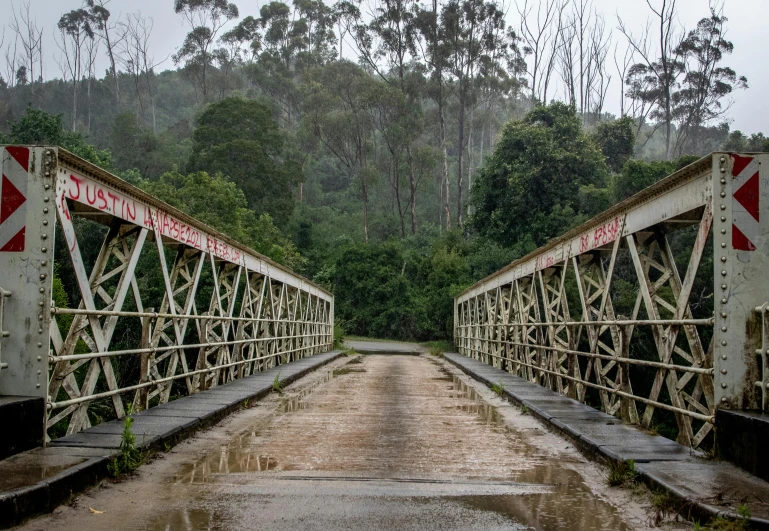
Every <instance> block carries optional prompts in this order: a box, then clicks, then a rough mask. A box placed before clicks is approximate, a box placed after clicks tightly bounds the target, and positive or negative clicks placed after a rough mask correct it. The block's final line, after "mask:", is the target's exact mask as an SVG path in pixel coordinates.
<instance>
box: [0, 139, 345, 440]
mask: <svg viewBox="0 0 769 531" xmlns="http://www.w3.org/2000/svg"><path fill="white" fill-rule="evenodd" d="M0 153H1V154H2V172H3V175H4V177H7V178H8V182H10V185H8V186H9V189H8V190H2V194H0V196H2V197H5V196H6V195H8V196H9V197H10V198H11V202H10V203H9V205H10V206H9V208H8V209H6V210H10V211H12V216H11V217H10V218H8V219H6V220H4V221H0V285H2V286H3V287H5V288H8V289H10V290H11V291H12V292H13V293H14V297H13V300H12V306H13V308H5V313H4V316H5V320H6V323H5V325H6V327H7V328H9V329H11V330H13V333H12V334H11V337H10V338H9V340H8V342H7V343H4V344H3V345H2V346H3V356H4V357H3V362H4V363H5V362H6V361H7V362H8V367H7V370H5V369H4V370H3V371H1V372H0V394H6V395H19V396H39V397H41V398H43V399H44V402H45V403H46V408H45V410H46V418H45V420H44V422H45V425H46V427H47V429H48V432H49V434H50V435H54V436H59V435H62V434H64V433H66V434H71V433H74V432H77V431H80V430H82V429H84V428H87V427H89V426H91V425H92V424H93V423H94V422H98V421H100V419H101V418H107V419H109V418H115V417H117V418H121V417H122V416H124V415H125V412H126V407H127V406H132V407H133V408H134V409H145V408H147V407H151V406H154V405H157V404H161V403H165V402H167V401H168V400H170V399H171V398H172V396H175V395H177V394H193V393H197V392H198V391H201V390H204V389H208V388H210V387H214V386H216V385H220V384H223V383H226V382H228V381H231V380H233V379H237V378H242V377H245V376H248V375H249V374H251V373H253V372H257V371H261V370H266V369H268V368H271V367H274V366H276V365H279V364H281V363H287V362H290V361H294V360H297V359H301V358H303V357H306V356H312V355H313V354H317V353H320V352H325V351H327V350H329V349H331V348H332V345H333V329H334V326H333V323H334V306H333V303H334V299H333V296H332V295H331V293H329V292H328V291H327V290H325V289H323V288H322V287H320V286H317V285H315V284H313V283H312V282H310V281H309V280H307V279H306V278H304V277H302V276H301V275H298V274H297V273H295V272H293V271H291V270H290V269H289V268H287V267H285V266H282V265H280V264H277V263H275V262H274V261H272V260H271V259H269V258H267V257H265V256H263V255H261V254H259V253H257V252H255V251H253V250H252V249H250V248H248V247H247V246H244V245H241V244H240V243H238V242H237V241H235V240H233V239H232V238H229V237H228V236H226V235H224V234H222V233H220V232H218V231H216V230H214V229H212V228H211V227H209V226H207V225H206V224H204V223H201V222H199V221H197V220H196V219H194V218H193V217H191V216H189V215H187V214H184V213H183V212H180V211H179V210H177V209H175V208H173V207H171V206H170V205H168V204H166V203H163V202H162V201H159V200H157V199H156V198H154V197H152V196H150V195H149V194H147V193H146V192H144V191H142V190H139V189H138V188H136V187H134V186H132V185H130V184H128V183H126V182H125V181H123V180H122V179H120V178H118V177H116V176H114V175H112V174H111V173H109V172H107V171H105V170H103V169H101V168H99V167H97V166H95V165H93V164H91V163H89V162H87V161H85V160H83V159H81V158H79V157H77V156H75V155H74V154H72V153H70V152H68V151H66V150H64V149H62V148H59V147H55V146H0ZM3 186H6V184H5V179H4V181H3ZM5 206H6V205H4V207H5ZM4 212H5V211H4ZM75 218H81V219H84V220H86V221H84V222H82V223H80V222H77V223H76V222H75ZM88 221H90V222H95V223H97V224H100V225H102V226H106V227H107V228H106V230H105V229H102V228H98V225H90V224H89V223H88ZM57 228H59V229H61V230H60V232H59V231H57ZM102 231H104V232H106V234H104V232H102ZM57 233H58V234H63V236H64V244H65V245H64V247H65V248H64V249H62V251H63V252H64V254H66V255H68V258H69V264H70V266H71V269H68V270H66V271H65V267H66V265H67V264H65V263H63V262H62V263H61V264H57V265H59V266H61V268H60V270H57V271H58V272H59V273H60V278H62V279H65V280H66V279H73V278H74V282H73V283H72V284H70V285H68V286H66V288H67V289H68V291H69V292H71V293H73V294H74V295H75V300H76V302H77V299H80V301H79V304H78V307H77V308H65V307H62V305H59V306H57V305H55V304H54V303H53V298H54V293H53V289H54V284H53V280H54V276H55V271H54V261H55V258H56V257H58V256H60V255H59V254H56V253H55V252H54V251H55V250H56V249H55V244H56V241H55V240H56V239H57V238H59V237H60V236H57ZM86 235H87V236H88V238H90V243H89V245H90V246H91V247H93V244H94V243H95V241H94V238H95V237H98V238H101V237H103V241H102V243H101V249H100V250H99V252H98V256H96V257H95V260H93V261H91V260H86V259H84V253H83V252H81V243H82V242H83V241H84V236H86ZM102 235H103V236H102ZM145 244H146V245H145ZM87 250H91V249H90V248H89V249H87ZM94 250H95V249H94ZM172 252H173V253H174V254H175V258H173V259H170V257H171V256H172ZM150 268H152V269H150ZM137 273H141V274H137ZM151 274H154V275H155V276H154V278H153V277H152V276H151ZM149 300H152V301H153V304H155V302H157V303H159V308H158V310H159V311H155V309H154V308H145V306H146V305H147V303H148V302H149ZM206 303H207V304H208V307H207V308H202V307H201V308H200V309H199V306H202V305H203V304H206ZM130 305H134V306H133V307H131V306H130ZM124 306H125V307H124ZM60 327H61V329H60ZM17 332H18V333H17ZM137 379H138V381H137ZM129 394H132V395H133V396H128V395H129ZM97 406H98V414H96V413H95V412H96V409H97Z"/></svg>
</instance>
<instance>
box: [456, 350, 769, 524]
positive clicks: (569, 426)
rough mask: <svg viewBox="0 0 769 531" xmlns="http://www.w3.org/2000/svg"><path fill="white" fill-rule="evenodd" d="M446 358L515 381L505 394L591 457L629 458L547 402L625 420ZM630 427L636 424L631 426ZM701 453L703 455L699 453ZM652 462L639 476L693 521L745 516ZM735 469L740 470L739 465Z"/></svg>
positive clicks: (463, 363) (469, 367)
mask: <svg viewBox="0 0 769 531" xmlns="http://www.w3.org/2000/svg"><path fill="white" fill-rule="evenodd" d="M444 359H445V360H446V361H448V362H449V363H451V364H452V365H454V366H455V367H457V368H458V369H460V370H461V371H462V372H464V373H465V374H467V375H468V376H470V377H472V378H474V379H475V380H478V381H479V382H481V383H483V384H485V385H487V386H491V385H493V384H497V383H498V382H500V381H502V380H503V379H504V380H507V381H509V382H511V383H513V384H514V386H513V388H508V387H505V389H504V391H503V394H504V395H505V396H506V397H507V398H508V399H509V400H510V401H511V402H512V403H514V404H517V405H519V406H525V407H527V408H528V410H529V411H530V412H531V413H532V414H533V415H534V416H536V417H537V418H539V419H540V420H541V421H543V423H544V424H545V425H547V426H549V427H551V428H552V430H553V431H555V432H557V433H558V434H560V435H562V436H564V437H566V438H567V439H569V440H571V441H572V442H573V443H574V445H575V447H576V448H578V449H579V450H580V451H581V452H582V453H583V454H585V455H586V456H588V457H589V458H591V459H594V460H598V461H600V462H618V461H626V460H627V457H626V456H624V455H623V453H622V452H620V451H616V450H615V449H616V448H617V447H615V446H612V445H607V444H601V442H600V440H599V439H598V438H597V437H594V436H592V435H591V434H590V433H585V432H582V431H580V430H579V426H575V425H574V424H573V423H567V422H564V421H563V420H562V419H560V418H558V415H557V413H556V414H554V413H553V412H554V411H556V409H555V408H556V407H558V406H550V405H543V404H548V401H549V398H548V395H551V396H552V399H553V400H552V402H553V403H556V404H558V405H562V404H564V405H565V404H568V402H573V403H574V404H575V410H576V408H577V407H579V408H581V409H583V412H581V415H583V416H584V417H585V419H588V418H590V417H595V418H596V419H601V420H608V419H614V420H617V421H618V422H617V424H618V425H621V426H625V425H624V424H622V423H621V421H619V419H616V418H615V417H612V416H610V415H607V414H606V413H603V412H600V411H598V410H595V409H593V408H591V407H590V406H586V405H584V404H582V403H580V402H577V401H576V400H571V399H569V398H567V397H565V396H564V395H561V394H559V393H556V392H555V391H551V390H550V389H547V388H544V387H541V386H538V385H536V384H532V383H530V382H527V381H525V380H523V379H521V378H519V377H517V376H513V375H512V374H510V373H508V372H506V371H503V370H502V369H497V368H494V367H492V366H490V365H486V364H483V363H482V362H480V361H477V360H474V359H472V358H468V357H466V356H462V355H460V354H455V353H447V354H444ZM468 362H469V363H468ZM476 364H477V365H478V367H473V365H476ZM493 377H496V379H493ZM513 379H514V380H513ZM516 380H517V381H516ZM569 405H571V404H569ZM628 428H633V427H632V426H629V427H628ZM633 429H635V428H633ZM636 431H637V432H638V434H639V435H644V436H647V437H648V438H649V439H654V440H657V441H659V440H660V439H664V438H662V437H659V436H656V437H654V436H651V435H647V434H645V433H644V432H641V431H640V430H637V429H636ZM664 441H667V442H666V443H663V446H662V448H665V447H670V448H674V447H673V446H671V445H675V446H678V447H680V448H681V449H682V450H683V451H688V452H692V451H691V450H690V449H689V448H687V447H684V446H681V445H679V444H678V443H675V442H673V441H669V440H668V439H664ZM668 443H669V444H668ZM656 451H659V450H656ZM699 456H701V454H699ZM699 456H697V455H696V454H695V456H693V457H692V459H697V458H698V457H699ZM671 460H676V458H675V454H674V455H673V457H671ZM656 461H657V462H663V463H664V462H668V461H665V458H664V457H663V458H660V459H657V460H656ZM650 465H651V463H644V462H636V470H637V471H638V474H639V479H640V480H641V481H642V482H643V483H644V484H645V485H646V486H648V487H649V488H650V489H651V490H655V491H657V490H663V491H665V492H667V493H668V494H669V495H670V496H671V497H672V498H673V500H674V501H675V502H676V505H677V506H678V508H679V509H678V510H679V513H680V514H681V515H682V516H684V517H686V518H687V519H689V520H692V521H700V522H702V523H706V522H707V521H708V520H710V519H711V518H715V517H718V516H720V517H722V518H726V519H730V520H740V519H742V517H741V516H739V515H738V514H737V513H735V512H733V511H728V510H726V511H725V510H724V509H723V508H721V507H717V506H715V505H711V504H709V503H705V502H703V501H700V500H698V499H696V498H693V497H692V496H691V495H690V494H689V493H688V492H685V491H683V490H682V489H680V488H679V487H678V486H677V485H675V484H673V483H671V482H669V481H668V480H666V479H665V478H663V477H661V475H660V474H657V473H655V472H654V471H653V470H650V469H651V468H652V466H650ZM735 470H737V469H736V467H735ZM756 479H757V478H756ZM749 525H750V526H751V528H752V529H756V530H762V531H763V530H766V531H769V520H766V519H764V518H758V517H751V518H750V519H749Z"/></svg>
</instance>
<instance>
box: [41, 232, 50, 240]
mask: <svg viewBox="0 0 769 531" xmlns="http://www.w3.org/2000/svg"><path fill="white" fill-rule="evenodd" d="M40 238H42V239H43V240H47V239H48V235H47V234H45V233H43V234H41V235H40Z"/></svg>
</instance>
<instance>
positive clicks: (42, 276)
mask: <svg viewBox="0 0 769 531" xmlns="http://www.w3.org/2000/svg"><path fill="white" fill-rule="evenodd" d="M47 276H48V275H46V274H45V273H42V274H41V275H40V280H45V277H47Z"/></svg>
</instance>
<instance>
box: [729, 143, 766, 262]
mask: <svg viewBox="0 0 769 531" xmlns="http://www.w3.org/2000/svg"><path fill="white" fill-rule="evenodd" d="M732 159H733V161H734V165H733V168H732V178H733V179H734V180H733V181H732V190H733V192H732V248H733V249H735V250H737V251H755V250H756V243H757V242H758V237H759V235H760V234H761V226H760V224H759V179H758V162H757V161H756V159H755V157H742V156H740V155H734V154H732Z"/></svg>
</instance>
